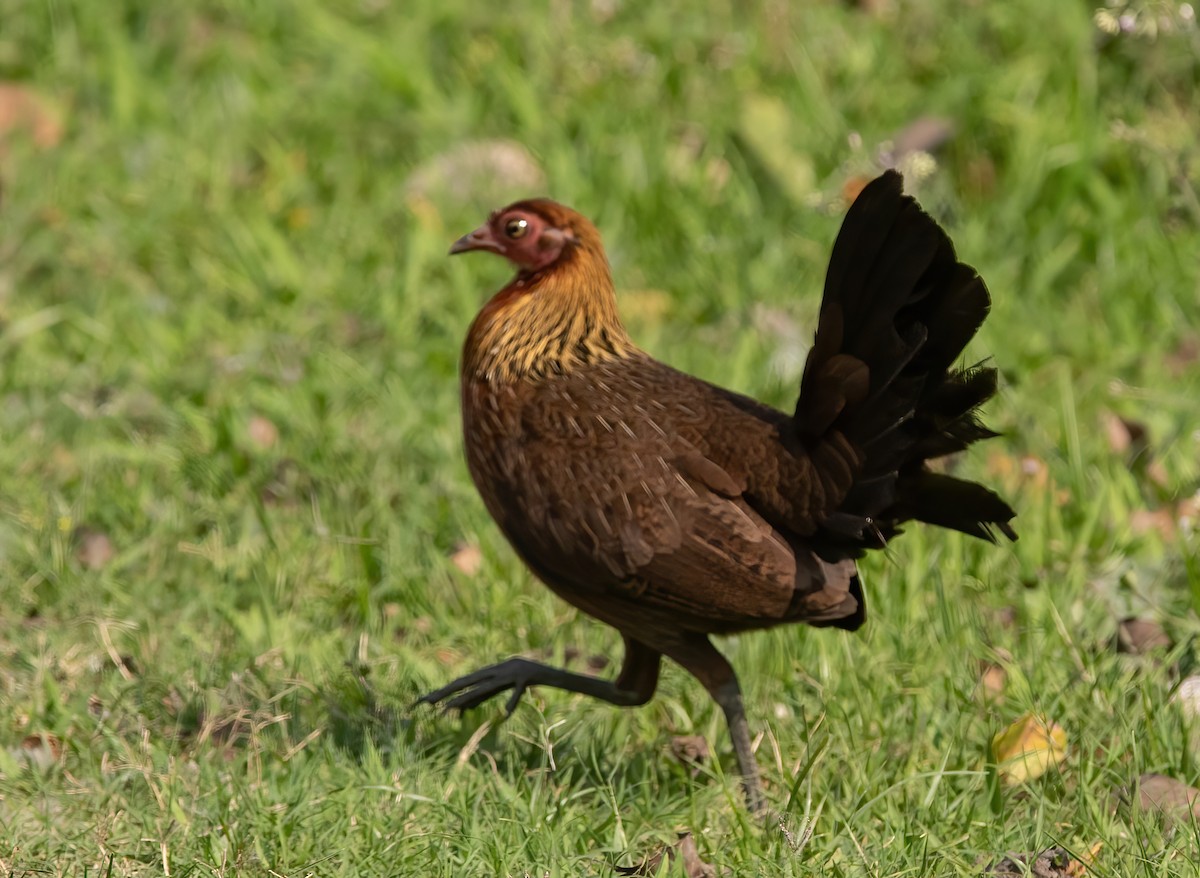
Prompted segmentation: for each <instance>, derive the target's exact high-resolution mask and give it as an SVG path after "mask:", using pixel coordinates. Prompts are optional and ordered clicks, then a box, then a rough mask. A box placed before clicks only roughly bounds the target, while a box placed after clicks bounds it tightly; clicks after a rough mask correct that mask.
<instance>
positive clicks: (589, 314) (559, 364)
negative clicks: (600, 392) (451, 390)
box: [462, 253, 637, 383]
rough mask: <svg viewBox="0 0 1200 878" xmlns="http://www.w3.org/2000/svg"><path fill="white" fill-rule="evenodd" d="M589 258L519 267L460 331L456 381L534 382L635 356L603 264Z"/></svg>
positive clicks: (598, 259)
mask: <svg viewBox="0 0 1200 878" xmlns="http://www.w3.org/2000/svg"><path fill="white" fill-rule="evenodd" d="M591 255H592V254H589V253H576V254H573V255H572V256H571V257H568V258H567V259H565V260H563V261H561V262H559V263H556V264H555V265H552V266H550V267H549V268H548V269H544V270H542V271H540V272H533V273H526V272H522V273H520V274H518V275H517V276H516V277H515V278H513V280H512V282H511V283H509V284H508V286H506V287H505V288H504V289H502V290H500V292H498V293H496V295H495V296H493V297H492V299H491V301H489V302H488V303H487V304H486V305H485V306H484V307H483V310H481V311H480V312H479V315H478V316H477V317H476V318H475V322H474V323H472V324H471V330H470V332H468V333H467V341H466V345H465V347H464V349H463V361H462V374H463V378H464V379H475V380H483V381H488V382H501V383H510V382H514V381H519V380H529V379H534V380H537V379H542V378H549V377H553V376H555V375H565V374H567V373H569V372H571V371H572V370H574V369H578V368H579V367H580V366H585V365H588V364H590V363H596V362H603V361H607V360H614V359H618V358H621V357H627V356H630V355H631V354H633V353H635V352H636V351H637V348H636V347H635V346H634V344H633V342H632V341H631V340H630V338H629V335H628V333H626V331H625V327H624V326H623V325H622V324H621V319H620V317H619V316H618V315H617V300H616V295H615V293H614V290H613V282H612V276H611V274H610V273H609V270H608V262H607V261H606V260H605V259H604V257H603V256H600V257H599V258H584V257H589V256H591Z"/></svg>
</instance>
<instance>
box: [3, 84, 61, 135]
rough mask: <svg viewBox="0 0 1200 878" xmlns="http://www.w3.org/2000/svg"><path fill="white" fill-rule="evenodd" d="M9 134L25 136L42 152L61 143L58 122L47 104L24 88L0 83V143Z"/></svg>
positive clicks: (31, 91)
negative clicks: (23, 134)
mask: <svg viewBox="0 0 1200 878" xmlns="http://www.w3.org/2000/svg"><path fill="white" fill-rule="evenodd" d="M13 132H24V133H28V134H29V137H30V139H31V140H32V141H33V142H34V144H35V145H37V146H39V147H41V148H42V149H49V148H50V147H52V146H56V145H57V144H58V142H59V141H60V140H62V122H61V121H59V118H58V114H57V113H55V112H54V110H53V109H51V106H50V102H49V101H48V100H46V98H44V97H42V96H41V95H39V94H38V93H37V92H35V91H33V90H32V89H30V88H29V87H28V86H25V85H21V84H20V83H16V82H0V142H3V141H4V140H5V139H6V138H7V137H8V136H9V134H11V133H13Z"/></svg>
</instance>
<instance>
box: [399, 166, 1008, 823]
mask: <svg viewBox="0 0 1200 878" xmlns="http://www.w3.org/2000/svg"><path fill="white" fill-rule="evenodd" d="M473 251H482V252H488V253H493V254H496V255H499V256H502V257H504V258H506V259H507V260H508V261H509V262H511V263H512V264H513V265H514V266H515V268H516V270H517V272H516V275H515V277H513V279H512V280H511V281H510V282H509V283H508V284H507V285H506V286H504V287H503V288H502V289H501V290H500V291H499V292H497V293H495V294H494V295H493V296H492V297H491V298H490V300H488V301H487V303H486V304H485V305H484V306H483V307H482V309H481V310H480V311H479V313H478V315H477V316H476V317H475V319H474V321H473V323H472V324H471V327H470V329H469V331H468V333H467V336H466V341H465V343H464V346H463V352H462V359H461V368H460V392H461V404H462V428H463V438H464V444H465V452H466V460H467V467H468V470H469V472H470V475H471V477H472V479H473V481H474V483H475V485H476V487H477V489H478V491H479V494H480V496H481V497H482V499H483V502H484V505H485V506H486V507H487V510H488V512H489V513H490V514H491V517H492V518H493V519H494V520H495V522H496V524H497V525H498V526H499V528H500V530H501V531H502V532H503V534H504V536H505V537H506V538H507V540H508V542H509V543H510V544H511V546H512V548H513V549H514V550H515V552H516V554H517V555H518V556H519V557H520V559H521V560H522V561H523V562H524V564H525V565H526V566H527V567H528V568H529V570H530V571H531V572H532V573H533V574H534V576H536V577H537V578H538V579H540V580H541V581H542V582H543V583H544V584H545V585H547V586H548V587H549V588H550V590H551V591H553V592H554V593H555V594H556V595H558V596H559V597H560V598H562V599H563V600H565V601H566V602H568V603H569V604H572V605H574V606H575V607H577V608H578V609H579V610H582V611H583V612H584V613H586V614H587V615H589V616H592V617H593V618H595V619H597V620H599V621H601V622H603V623H606V624H608V625H609V626H611V627H613V628H615V629H616V630H617V631H618V632H619V633H620V634H621V637H622V639H623V642H624V659H623V663H622V664H621V667H620V671H619V672H618V673H617V675H616V677H615V679H611V680H609V679H603V678H600V677H596V676H591V675H587V674H579V673H574V672H570V671H567V670H564V669H561V668H556V667H552V666H550V665H546V664H542V663H539V662H535V661H531V660H529V659H526V658H519V657H517V658H511V659H508V660H506V661H501V662H499V663H497V664H493V665H489V666H487V667H484V668H482V669H480V670H478V671H475V672H474V673H471V674H467V675H466V676H463V677H460V678H458V679H456V680H454V681H453V682H451V683H449V684H448V685H445V686H443V687H441V688H439V689H436V690H434V691H432V692H429V693H428V694H426V695H424V696H423V697H422V698H420V699H419V701H418V703H425V704H433V705H439V706H441V707H442V708H443V709H444V710H457V711H459V712H462V711H465V710H469V709H471V708H474V707H476V706H478V705H480V704H482V703H483V702H485V701H487V700H488V699H490V698H492V697H494V696H497V695H500V694H502V693H505V692H508V693H510V694H509V697H508V701H507V704H506V713H507V714H511V713H512V712H513V711H514V710H515V709H516V707H517V705H518V703H519V702H520V699H521V697H522V695H523V694H524V693H525V692H526V691H527V690H528V689H529V688H530V687H534V686H544V687H553V688H557V689H562V690H567V691H569V692H575V693H582V694H584V695H588V696H592V697H594V698H598V699H601V700H603V701H606V702H610V703H612V704H614V705H619V706H626V707H632V706H637V705H642V704H645V703H646V702H648V701H649V700H650V699H651V697H652V696H653V695H654V692H655V690H656V688H657V685H658V678H659V670H660V666H661V662H662V659H663V658H664V657H666V658H669V659H671V660H673V661H674V662H676V663H677V664H679V665H680V666H682V667H683V668H684V669H685V670H687V671H688V672H690V674H692V675H693V676H694V677H695V678H696V679H697V680H698V681H699V682H700V683H701V684H702V685H703V686H704V687H705V689H707V691H708V692H709V694H710V695H711V696H712V698H713V699H714V700H715V702H716V703H717V704H718V705H719V706H720V708H721V709H722V711H723V712H724V714H725V718H726V721H727V724H728V728H729V734H730V738H731V740H732V744H733V750H734V753H735V756H736V759H737V765H738V772H739V774H740V777H741V783H742V786H743V790H744V795H745V800H746V803H747V805H748V807H749V808H750V810H751V811H753V812H762V811H763V810H764V809H765V807H766V798H765V796H764V793H763V790H762V784H761V781H760V778H759V773H758V767H757V764H756V761H755V756H754V751H753V747H752V743H751V735H750V728H749V724H748V720H747V717H746V711H745V706H744V703H743V699H742V694H741V688H740V684H739V682H738V678H737V675H736V673H735V672H734V669H733V667H732V666H731V665H730V663H729V662H728V661H727V660H726V658H725V657H724V656H723V655H722V653H721V652H720V651H719V650H718V649H717V647H716V646H715V645H714V644H713V642H712V640H711V636H712V635H726V634H733V633H736V632H743V631H752V630H757V629H765V628H771V627H774V626H777V625H784V624H789V623H805V624H807V625H810V626H814V627H833V628H841V629H845V630H848V631H853V630H855V629H857V628H859V627H860V626H861V625H862V624H863V622H864V620H865V618H866V598H865V593H864V589H863V583H862V579H861V577H860V576H859V573H858V569H857V565H856V562H857V560H858V559H859V558H861V557H862V556H863V554H864V553H865V552H867V551H869V550H872V549H880V548H883V547H885V546H886V545H887V544H888V543H889V541H890V540H891V539H892V538H893V537H895V536H897V535H898V534H899V533H900V532H901V528H900V525H902V524H904V523H905V522H909V521H918V522H924V523H928V524H931V525H936V526H939V527H942V528H948V529H950V530H955V531H959V532H962V533H964V534H969V535H970V536H973V537H978V538H980V539H983V540H988V541H991V542H993V543H995V542H998V540H997V533H1000V534H1003V535H1005V536H1006V537H1008V538H1009V539H1011V540H1015V539H1016V538H1017V535H1016V532H1015V531H1014V529H1013V527H1012V525H1011V524H1010V522H1011V521H1012V519H1013V518H1014V516H1015V513H1014V510H1013V509H1012V508H1011V507H1010V506H1009V505H1008V503H1006V502H1005V501H1004V500H1003V499H1001V498H1000V497H999V496H998V495H997V494H996V493H994V492H993V491H991V490H989V489H988V488H986V487H984V486H982V485H980V484H977V483H974V482H971V481H967V480H964V479H960V478H957V477H956V476H953V475H949V474H947V473H945V472H944V471H941V470H939V469H935V468H931V467H930V465H929V464H930V462H931V461H935V460H937V459H938V458H941V457H945V456H946V455H949V454H953V453H955V452H959V451H962V450H964V449H966V448H967V446H969V445H971V444H972V443H974V442H976V441H978V440H982V439H987V438H991V437H994V436H997V435H998V434H997V433H995V432H993V431H991V430H989V429H988V428H987V427H985V426H984V425H983V423H982V422H981V420H980V417H979V408H980V406H981V405H982V404H983V403H984V402H986V401H987V400H988V399H989V398H990V397H992V396H993V394H994V393H995V392H996V389H997V373H996V369H995V368H994V367H992V366H990V365H987V364H986V363H980V364H976V365H974V366H969V367H968V366H960V365H956V361H958V360H959V358H960V356H961V354H962V352H963V349H964V347H965V346H966V344H967V342H969V341H970V340H971V338H972V337H973V336H974V335H975V333H976V331H977V330H978V328H979V327H980V325H981V324H982V323H983V320H984V318H985V317H986V316H987V313H988V311H989V309H990V307H991V298H990V295H989V293H988V290H987V287H986V285H985V284H984V281H983V280H982V278H980V276H979V274H978V272H976V271H975V269H973V268H971V267H970V266H968V265H965V264H963V263H961V262H959V261H958V258H957V257H956V255H955V250H954V247H953V244H952V243H951V241H950V238H949V237H948V236H947V234H946V233H945V232H944V231H943V230H942V229H941V227H940V226H939V225H938V224H937V222H936V221H934V220H933V219H932V218H931V217H930V216H929V215H928V214H927V213H926V212H925V211H924V210H923V209H922V208H921V207H920V206H919V205H918V203H917V202H916V200H915V199H913V198H912V197H911V196H909V195H906V194H904V192H903V179H902V177H901V176H900V174H898V173H896V172H895V171H891V170H889V171H886V172H884V173H883V174H882V175H881V176H879V177H877V178H876V179H874V180H873V181H871V182H870V183H869V184H867V185H866V187H865V188H863V190H862V191H861V192H860V193H859V195H858V197H857V198H856V199H855V200H854V201H853V203H852V204H851V206H850V207H849V209H848V211H847V214H846V216H845V219H844V221H843V223H842V226H841V229H840V231H839V233H838V236H837V239H836V241H835V243H834V247H833V251H832V255H831V257H830V262H829V267H828V271H827V274H826V279H825V286H824V292H823V297H822V301H821V306H820V313H819V317H818V322H817V329H816V332H815V335H814V340H813V345H812V347H811V348H810V350H809V353H808V355H807V359H806V362H805V366H804V370H803V373H802V375H801V377H800V382H799V384H800V387H799V394H798V399H797V402H796V406H795V410H794V411H791V412H788V411H782V410H780V409H777V408H773V407H771V406H768V405H765V404H763V403H761V402H758V401H757V400H755V399H752V398H750V397H748V396H745V395H742V394H740V393H736V392H733V391H731V390H727V389H724V388H722V387H720V386H717V385H716V384H712V383H709V382H707V381H704V380H701V379H699V378H696V377H693V376H691V375H689V374H686V373H684V372H681V371H679V370H676V369H674V368H672V367H671V366H669V365H666V364H665V363H663V362H660V361H659V360H656V359H654V358H653V357H652V356H651V355H650V354H648V353H647V352H645V351H643V350H642V349H641V348H639V347H638V346H637V345H636V344H635V343H634V341H633V340H632V338H631V337H630V335H629V333H628V332H627V331H626V329H625V327H624V325H623V323H622V322H621V319H620V316H619V315H618V312H617V300H616V294H615V288H614V283H613V278H612V274H611V271H610V268H609V263H608V260H607V258H606V255H605V251H604V247H603V244H602V241H601V237H600V233H599V231H598V230H597V229H596V226H594V225H593V224H592V223H591V222H590V221H589V220H588V219H586V218H585V217H584V216H583V215H582V214H580V213H578V212H576V211H574V210H572V209H570V208H568V207H565V206H563V205H561V204H559V203H557V202H555V201H552V200H550V199H546V198H535V199H529V200H524V201H518V202H516V203H514V204H510V205H509V206H508V207H505V208H503V209H501V210H497V211H495V212H493V213H492V214H491V215H490V216H489V218H488V220H487V221H486V222H485V223H484V224H483V225H482V226H480V227H479V228H478V229H476V230H475V231H473V232H471V233H469V234H467V235H464V236H463V237H461V238H459V239H458V240H457V241H455V242H454V244H453V246H452V247H451V248H450V254H451V255H453V254H459V253H467V252H473Z"/></svg>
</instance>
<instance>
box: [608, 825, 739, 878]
mask: <svg viewBox="0 0 1200 878" xmlns="http://www.w3.org/2000/svg"><path fill="white" fill-rule="evenodd" d="M664 859H665V860H667V861H668V862H672V861H674V860H676V859H678V860H680V861H682V863H683V873H684V874H685V875H686V876H687V878H715V876H716V874H717V870H716V869H714V868H713V867H712V865H711V864H709V863H706V862H704V861H703V860H702V859H700V854H699V852H698V851H697V850H696V840H695V839H694V838H692V834H691V833H690V832H681V833H680V834H679V840H678V841H676V842H675V844H673V845H663V846H662V847H660V848H659V849H658V850H656V851H655V852H654V853H652V854H651V855H650V856H648V857H646V859H644V860H642V862H641V863H639V864H638V865H636V866H616V867H615V868H616V871H617V874H619V875H657V874H658V867H659V866H661V865H662V862H663V860H664Z"/></svg>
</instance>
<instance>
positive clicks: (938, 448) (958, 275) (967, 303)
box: [793, 171, 1016, 545]
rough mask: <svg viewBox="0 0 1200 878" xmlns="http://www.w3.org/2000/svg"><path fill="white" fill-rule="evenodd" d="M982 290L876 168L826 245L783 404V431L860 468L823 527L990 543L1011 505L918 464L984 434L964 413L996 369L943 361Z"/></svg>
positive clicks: (972, 325)
mask: <svg viewBox="0 0 1200 878" xmlns="http://www.w3.org/2000/svg"><path fill="white" fill-rule="evenodd" d="M990 304H991V300H990V298H989V296H988V291H987V287H986V286H985V284H984V282H983V280H982V279H981V278H980V277H979V275H978V274H977V273H976V272H975V270H974V269H973V268H971V267H970V266H968V265H964V264H963V263H961V262H959V261H958V260H957V257H956V256H955V253H954V247H953V245H952V244H951V242H950V239H949V237H947V235H946V233H945V232H943V231H942V229H941V228H940V227H939V226H938V224H937V223H936V222H934V220H933V219H931V218H930V217H929V216H928V215H927V214H926V213H925V212H924V211H923V210H921V208H920V207H919V206H918V205H917V203H916V201H914V200H913V199H912V198H911V197H908V196H905V195H904V194H903V192H902V179H901V177H900V175H899V174H897V173H895V172H894V171H888V172H886V173H884V174H883V176H881V177H879V178H878V179H876V180H875V181H873V182H872V183H871V184H869V185H868V186H867V187H866V188H865V189H864V190H863V191H862V193H861V194H860V195H859V196H858V199H857V200H856V201H855V202H854V204H853V205H852V206H851V208H850V211H849V213H848V214H847V216H846V219H845V222H844V223H843V224H842V229H841V231H840V232H839V234H838V239H837V243H836V244H835V245H834V250H833V256H832V258H831V259H830V263H829V272H828V275H827V277H826V281H825V296H824V300H823V301H822V305H821V317H820V323H819V325H818V328H817V335H816V338H815V340H814V343H813V348H812V350H811V351H810V352H809V356H808V361H807V362H806V363H805V368H804V377H803V379H802V381H801V387H800V399H799V401H798V402H797V404H796V414H795V418H794V421H793V423H794V424H795V428H796V432H797V436H798V438H799V439H800V441H801V442H803V443H804V444H805V445H806V446H807V447H809V448H810V449H814V450H815V449H817V448H819V447H820V446H821V445H822V444H823V443H824V442H825V441H826V437H828V436H829V435H830V433H832V432H836V433H838V434H840V435H841V436H842V437H844V438H845V439H848V440H849V441H850V443H851V444H852V445H853V446H854V448H856V449H857V451H858V453H859V455H860V457H861V460H860V469H859V472H858V475H857V477H856V478H855V480H854V482H853V484H852V485H850V487H849V489H848V490H847V493H846V495H845V497H844V498H843V500H842V501H841V503H840V505H839V506H838V509H837V511H836V512H835V513H834V514H832V515H830V516H829V517H828V519H827V520H826V522H825V524H824V529H825V531H826V532H827V533H829V534H830V535H831V536H833V537H835V538H837V539H839V540H847V539H849V540H850V541H852V542H856V543H857V544H858V545H863V544H864V543H868V544H869V543H875V542H878V541H879V539H881V538H882V539H886V538H887V537H889V536H890V535H892V534H894V533H896V532H897V530H898V525H899V524H900V523H901V522H903V521H905V520H909V519H915V520H918V521H924V522H928V523H930V524H935V525H939V526H941V527H947V528H950V529H952V530H958V531H961V532H962V533H966V534H970V535H971V536H976V537H979V538H981V539H988V540H994V532H995V531H999V532H1001V533H1003V534H1005V535H1006V536H1008V537H1009V538H1010V539H1016V534H1015V532H1014V531H1013V529H1012V528H1011V527H1010V526H1009V524H1008V522H1009V521H1010V520H1011V519H1012V518H1013V516H1014V512H1013V510H1012V508H1011V507H1009V506H1008V504H1007V503H1005V502H1004V501H1003V500H1001V499H1000V498H999V497H998V496H997V495H996V494H994V493H993V492H991V491H989V490H988V489H986V488H984V487H982V486H980V485H977V484H974V483H972V482H967V481H963V480H961V479H956V478H954V477H952V476H947V475H939V474H935V473H931V472H929V471H928V470H927V469H926V467H925V463H926V461H929V460H933V459H935V458H938V457H942V456H945V455H947V454H952V453H954V452H957V451H962V450H963V449H965V448H967V446H969V445H971V444H972V443H973V442H977V441H979V440H981V439H987V438H989V437H992V436H995V435H996V434H995V433H993V432H992V431H991V430H989V429H987V428H986V427H985V426H983V424H982V423H980V421H979V418H978V416H977V410H978V408H979V406H980V405H982V404H983V403H984V402H985V401H987V400H988V399H989V398H990V397H991V396H992V395H993V394H994V393H995V391H996V371H995V369H991V368H986V367H978V366H977V367H973V368H968V369H961V370H955V369H953V368H952V366H953V364H954V362H955V361H956V360H957V359H958V358H959V357H960V356H961V354H962V352H963V349H964V348H965V347H966V345H967V343H968V342H969V341H970V340H971V338H972V337H973V336H974V335H975V333H976V331H977V330H978V329H979V327H980V325H981V324H982V323H983V320H984V318H986V316H987V313H988V309H989V307H990Z"/></svg>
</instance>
